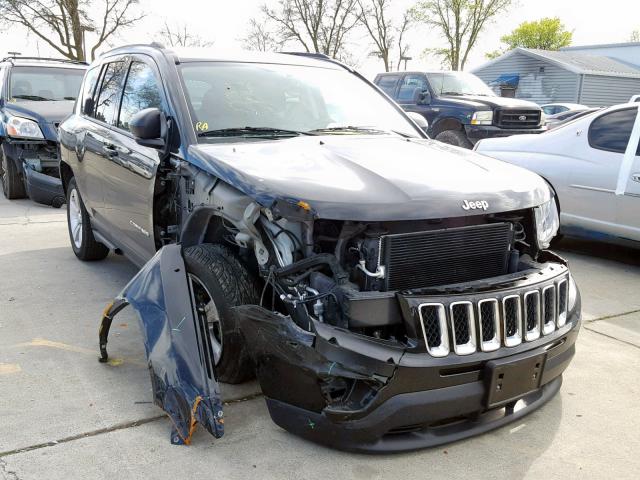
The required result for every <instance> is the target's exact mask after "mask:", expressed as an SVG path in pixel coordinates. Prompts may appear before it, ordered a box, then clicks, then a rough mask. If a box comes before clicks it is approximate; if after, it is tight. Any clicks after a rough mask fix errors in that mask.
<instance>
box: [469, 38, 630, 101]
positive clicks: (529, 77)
mask: <svg viewBox="0 0 640 480" xmlns="http://www.w3.org/2000/svg"><path fill="white" fill-rule="evenodd" d="M473 73H475V74H476V75H477V76H478V77H480V78H481V79H482V80H484V81H485V82H486V83H487V84H488V85H489V86H490V87H492V88H493V89H494V91H495V92H496V93H497V94H498V95H500V94H501V93H502V95H504V96H514V97H516V98H522V99H524V100H531V101H533V102H536V103H538V104H541V105H542V104H545V103H552V102H553V103H555V102H567V103H581V104H584V105H588V106H592V107H599V106H609V105H616V104H619V103H626V102H628V101H629V99H630V98H631V96H632V95H639V94H640V68H638V67H635V66H634V65H631V64H628V63H623V62H622V61H620V60H616V59H614V58H611V57H607V56H604V55H592V54H587V53H584V51H575V50H561V51H548V50H534V49H528V48H515V49H513V50H510V51H509V52H507V53H505V54H504V55H502V56H500V57H498V58H496V59H495V60H492V61H490V62H488V63H485V64H484V65H482V66H480V67H478V68H476V69H475V70H473Z"/></svg>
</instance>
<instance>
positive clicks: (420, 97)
mask: <svg viewBox="0 0 640 480" xmlns="http://www.w3.org/2000/svg"><path fill="white" fill-rule="evenodd" d="M413 103H414V104H415V105H429V104H430V103H431V93H429V90H422V89H421V88H416V89H415V90H414V91H413Z"/></svg>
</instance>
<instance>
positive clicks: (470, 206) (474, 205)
mask: <svg viewBox="0 0 640 480" xmlns="http://www.w3.org/2000/svg"><path fill="white" fill-rule="evenodd" d="M462 208H463V209H464V210H480V209H482V210H486V209H487V208H489V202H487V201H486V200H478V201H476V202H470V201H469V200H465V201H464V202H462Z"/></svg>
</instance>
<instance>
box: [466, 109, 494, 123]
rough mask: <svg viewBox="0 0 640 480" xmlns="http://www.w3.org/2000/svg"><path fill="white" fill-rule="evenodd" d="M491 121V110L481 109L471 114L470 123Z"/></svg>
mask: <svg viewBox="0 0 640 480" xmlns="http://www.w3.org/2000/svg"><path fill="white" fill-rule="evenodd" d="M492 123H493V112H492V111H491V110H482V111H480V112H475V113H474V114H473V115H472V116H471V125H491V124H492Z"/></svg>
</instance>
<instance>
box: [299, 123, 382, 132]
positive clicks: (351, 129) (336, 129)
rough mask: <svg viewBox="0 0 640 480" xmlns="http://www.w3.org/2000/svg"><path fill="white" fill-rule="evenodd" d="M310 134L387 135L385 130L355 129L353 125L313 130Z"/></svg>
mask: <svg viewBox="0 0 640 480" xmlns="http://www.w3.org/2000/svg"><path fill="white" fill-rule="evenodd" d="M311 132H318V133H324V132H354V133H359V132H373V133H387V131H386V130H382V129H380V128H374V127H355V126H353V125H344V126H339V127H325V128H316V129H314V130H311Z"/></svg>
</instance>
